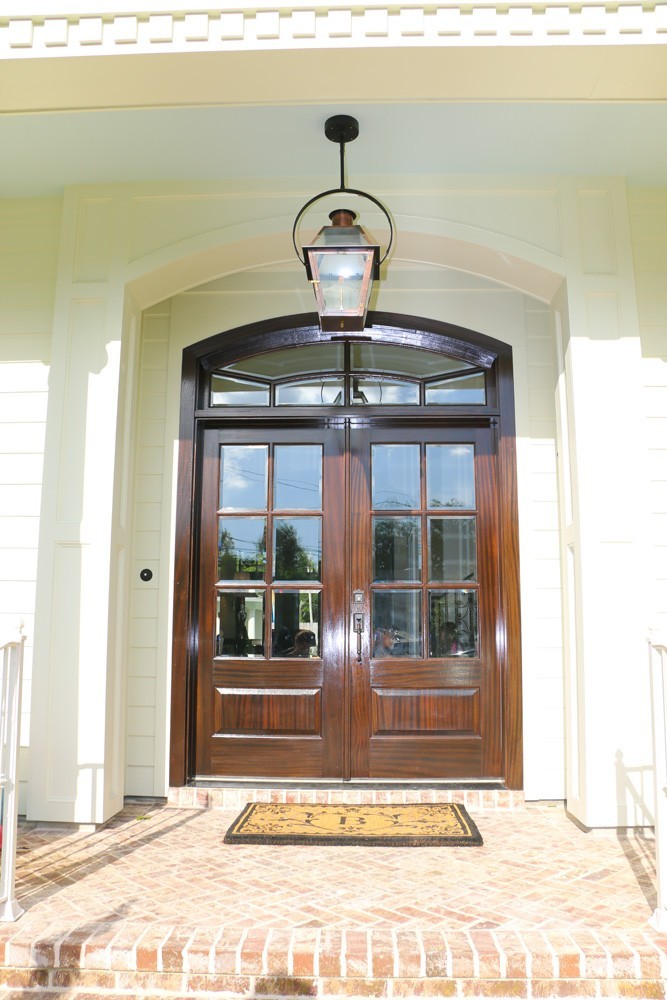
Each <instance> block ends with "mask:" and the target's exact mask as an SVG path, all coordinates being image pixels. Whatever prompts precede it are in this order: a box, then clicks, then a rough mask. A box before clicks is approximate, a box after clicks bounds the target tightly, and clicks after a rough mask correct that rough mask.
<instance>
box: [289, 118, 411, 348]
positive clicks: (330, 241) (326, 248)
mask: <svg viewBox="0 0 667 1000" xmlns="http://www.w3.org/2000/svg"><path fill="white" fill-rule="evenodd" d="M324 134H325V136H326V137H327V139H330V140H331V142H337V143H338V144H339V147H340V186H339V187H337V188H331V189H330V190H328V191H322V192H321V193H320V194H316V195H315V196H314V197H313V198H311V199H310V200H309V201H307V202H306V204H305V205H304V206H303V207H302V208H301V210H300V211H299V213H298V215H297V217H296V219H295V220H294V226H293V228H292V243H293V245H294V250H295V253H296V255H297V257H298V258H299V260H300V261H301V263H302V264H303V265H304V267H305V269H306V275H307V276H308V280H309V281H310V282H312V284H313V290H314V292H315V300H316V302H317V312H318V315H319V317H320V328H321V329H322V330H323V331H325V332H334V331H335V332H341V331H342V332H360V331H361V330H363V329H364V327H365V325H366V313H367V311H368V303H369V300H370V296H371V291H372V288H373V282H374V281H377V280H379V278H380V265H381V264H382V263H383V262H384V261H385V260H386V259H387V257H388V255H389V251H390V250H391V247H392V243H393V240H394V227H393V225H392V222H391V218H390V216H389V212H388V211H387V209H386V208H385V207H384V205H383V204H382V203H381V202H380V201H378V199H377V198H374V197H373V195H371V194H368V193H367V192H366V191H359V190H357V189H356V188H350V187H347V186H346V184H345V144H346V143H347V142H352V141H353V140H354V139H356V138H357V136H358V135H359V122H358V121H357V120H356V118H352V117H350V116H349V115H334V117H333V118H328V119H327V121H326V123H325V125H324ZM335 194H345V195H356V196H358V197H360V198H366V199H368V201H371V202H372V203H373V204H374V205H377V207H378V208H379V209H380V210H381V211H382V212H383V214H384V215H385V217H386V219H387V222H388V223H389V242H388V244H387V249H386V250H385V252H384V255H383V256H382V257H381V256H380V246H379V244H377V243H376V242H375V241H374V240H373V238H372V237H371V236H370V234H369V233H366V232H364V230H363V229H362V227H361V226H357V225H355V219H356V217H357V214H356V212H354V211H352V210H351V209H349V208H337V209H334V211H333V212H330V213H329V219H330V220H331V225H330V226H324V227H323V228H322V229H320V231H319V233H318V234H317V236H316V237H315V239H314V240H313V242H312V243H311V244H310V245H308V246H304V247H302V251H301V254H300V253H299V248H298V245H297V239H296V236H297V228H298V225H299V222H300V221H301V218H302V216H303V215H304V213H305V212H306V211H307V210H308V209H309V208H310V206H311V205H314V204H315V202H317V201H320V200H321V199H322V198H326V197H328V196H330V195H335ZM302 254H303V256H302Z"/></svg>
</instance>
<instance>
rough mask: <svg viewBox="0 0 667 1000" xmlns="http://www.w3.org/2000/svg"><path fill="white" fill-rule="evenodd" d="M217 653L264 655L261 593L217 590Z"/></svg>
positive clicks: (262, 600)
mask: <svg viewBox="0 0 667 1000" xmlns="http://www.w3.org/2000/svg"><path fill="white" fill-rule="evenodd" d="M217 605H218V606H217V614H216V635H215V655H216V656H244V657H245V656H264V594H262V593H258V592H257V591H254V590H221V591H218V600H217Z"/></svg>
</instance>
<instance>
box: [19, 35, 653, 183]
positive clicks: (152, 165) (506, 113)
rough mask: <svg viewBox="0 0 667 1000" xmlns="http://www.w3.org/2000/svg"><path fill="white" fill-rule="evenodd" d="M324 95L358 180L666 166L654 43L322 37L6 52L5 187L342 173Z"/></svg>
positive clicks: (306, 179) (635, 176) (332, 179)
mask: <svg viewBox="0 0 667 1000" xmlns="http://www.w3.org/2000/svg"><path fill="white" fill-rule="evenodd" d="M336 113H348V114H353V115H354V116H355V117H357V118H358V119H359V122H360V127H361V133H360V136H359V138H358V139H357V140H356V141H355V142H354V143H352V144H350V146H349V147H348V169H349V182H350V184H353V185H355V184H356V186H360V187H363V186H364V185H363V183H362V179H363V178H368V177H373V178H380V177H383V176H386V177H387V178H388V176H389V175H392V176H394V177H395V176H397V175H398V176H400V175H415V174H435V175H441V174H450V175H459V176H460V175H464V176H465V175H469V174H478V175H479V174H482V175H497V174H519V175H526V174H533V175H534V174H538V175H553V174H576V175H582V174H583V175H605V176H609V175H621V176H625V177H627V179H628V182H629V183H630V184H631V185H642V186H644V185H649V186H652V185H660V186H662V185H664V184H665V183H667V47H666V45H665V44H653V45H639V44H637V45H634V44H625V45H604V46H603V45H599V46H597V47H596V46H585V45H582V46H543V47H539V46H537V47H536V46H533V45H530V46H526V47H523V48H521V47H516V48H513V47H508V46H505V47H502V46H498V47H494V46H489V47H461V46H452V47H449V48H445V47H441V48H437V47H429V46H425V47H412V48H410V47H399V48H391V47H384V48H381V49H379V48H378V49H367V48H351V49H346V48H338V49H332V48H322V49H319V50H311V51H287V50H285V51H270V52H269V51H266V52H258V51H246V52H233V53H231V52H201V53H199V54H194V53H189V54H187V53H171V54H169V53H165V54H164V55H157V54H152V55H135V56H131V55H118V54H117V55H109V56H105V55H100V56H97V57H92V56H91V57H87V56H83V55H78V56H76V57H72V58H69V57H66V56H65V57H64V58H55V57H54V58H51V57H42V58H29V57H26V58H16V59H13V60H12V59H9V60H0V197H23V196H26V197H28V196H50V195H58V194H60V193H61V192H62V190H63V188H64V187H66V186H68V185H73V184H99V183H106V182H109V183H122V182H137V181H139V182H141V181H161V180H163V181H175V180H202V181H204V180H210V181H214V182H215V181H219V180H223V179H224V180H229V179H234V178H241V179H251V180H252V179H255V180H258V181H263V180H266V182H267V184H268V183H269V182H270V181H271V180H272V183H273V184H274V185H275V184H276V183H284V184H285V185H296V186H299V184H300V183H301V182H303V187H304V188H305V189H306V190H310V189H311V186H313V185H319V186H318V187H316V188H315V190H321V187H322V183H323V184H325V185H326V186H335V185H336V184H337V183H338V180H337V178H338V151H337V149H336V147H335V146H334V145H332V144H331V143H330V142H328V141H327V140H326V139H325V137H324V134H323V125H324V121H325V120H326V118H327V117H329V115H331V114H336ZM327 182H328V183H327ZM399 183H400V181H399ZM391 184H392V182H391V181H389V180H388V186H391Z"/></svg>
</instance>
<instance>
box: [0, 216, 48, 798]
mask: <svg viewBox="0 0 667 1000" xmlns="http://www.w3.org/2000/svg"><path fill="white" fill-rule="evenodd" d="M60 223H61V202H60V200H59V199H36V200H24V201H4V202H0V638H2V639H4V638H5V637H6V636H7V633H8V631H10V630H12V629H14V628H15V627H16V625H17V623H18V622H22V623H23V627H24V632H25V635H26V648H25V664H24V677H23V705H22V713H21V746H22V747H23V748H26V747H27V745H28V742H29V724H30V698H31V681H32V649H33V633H34V616H35V586H36V579H37V546H38V541H39V514H40V504H41V490H42V467H43V461H44V438H45V429H46V409H47V402H48V377H49V360H50V353H51V330H52V325H53V306H54V300H55V288H56V274H57V267H58V249H59V244H60ZM26 764H27V751H26V750H25V749H24V750H23V751H22V764H21V779H22V786H21V790H22V792H24V790H25V780H26V767H25V766H24V765H26ZM19 808H20V809H21V810H22V811H24V802H23V795H22V796H21V801H20V805H19Z"/></svg>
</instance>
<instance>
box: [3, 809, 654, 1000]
mask: <svg viewBox="0 0 667 1000" xmlns="http://www.w3.org/2000/svg"><path fill="white" fill-rule="evenodd" d="M297 794H300V795H301V797H302V799H306V798H308V797H309V796H315V795H317V796H320V797H324V796H326V794H327V793H325V792H313V791H311V792H308V793H306V792H301V793H295V792H285V791H274V792H273V793H270V792H268V791H262V792H259V793H258V794H257V795H255V797H259V798H263V797H265V798H269V797H270V796H271V795H273V797H274V798H276V797H278V798H279V799H283V798H284V797H285V796H291V795H297ZM333 794H334V795H335V796H337V797H339V796H340V793H333ZM347 794H348V795H349V796H351V797H352V799H353V800H357V801H358V800H359V799H360V798H362V795H363V796H365V797H370V796H371V795H372V794H375V796H376V798H379V799H380V800H385V799H386V798H387V797H398V798H401V797H402V796H403V795H405V794H407V795H408V796H410V797H412V798H419V797H424V798H426V799H427V800H428V799H429V798H430V799H431V800H433V797H434V794H435V793H433V792H430V793H429V792H423V793H421V792H417V791H413V792H407V793H405V792H399V791H393V792H386V791H385V792H376V793H371V792H363V793H362V792H359V791H356V792H355V791H354V790H351V791H349V792H348V793H347ZM247 795H248V793H246V792H243V791H237V790H224V791H223V790H218V791H216V792H215V793H211V794H209V793H208V792H205V791H201V790H185V793H184V794H181V795H180V798H179V795H178V794H175V795H174V803H172V804H170V805H164V804H156V803H147V802H143V803H136V802H135V803H128V805H127V807H126V809H125V810H124V811H123V812H122V813H121V814H119V815H118V816H117V817H115V818H114V819H113V820H111V821H110V822H109V823H108V824H106V826H104V827H103V828H101V829H99V830H97V831H95V832H79V831H77V832H74V831H72V830H67V829H62V828H53V827H43V826H40V827H29V826H22V827H21V831H20V848H19V858H18V879H17V887H18V895H19V899H20V901H21V904H22V905H23V906H24V907H25V909H26V913H25V915H24V916H23V917H22V918H21V919H20V920H19V921H18V922H17V923H15V924H11V925H7V924H5V925H0V958H2V963H3V964H2V969H0V982H1V983H2V984H3V985H0V1000H7V998H9V997H12V998H14V997H15V998H17V1000H18V998H19V997H22V998H28V997H35V998H37V997H39V998H41V1000H43V998H45V997H51V996H53V997H55V996H58V997H77V998H81V1000H83V998H86V1000H92V998H93V997H108V998H110V997H114V998H116V997H120V996H122V997H151V998H153V997H158V996H159V997H165V998H167V997H169V998H174V997H179V996H181V997H184V996H188V997H191V998H194V997H197V996H202V997H203V996H207V995H212V994H216V995H223V996H224V995H225V994H226V995H230V996H247V997H253V996H261V997H271V996H278V997H285V996H297V995H298V996H301V995H306V996H318V997H336V996H345V997H352V996H364V997H365V996H382V997H409V996H457V997H468V996H495V997H509V996H522V997H551V996H558V997H563V996H630V997H662V996H664V984H665V981H667V937H660V936H658V935H657V934H655V933H654V932H653V931H652V930H651V928H650V927H649V926H648V923H647V921H648V918H649V917H650V915H651V913H652V910H653V908H654V906H655V892H654V881H655V862H654V850H653V842H652V838H651V836H650V835H649V832H648V831H644V832H642V831H632V830H630V831H628V832H620V831H596V832H592V833H584V832H583V831H582V830H580V829H579V828H578V827H577V826H576V825H575V824H574V823H572V822H571V821H570V820H569V819H568V818H567V817H566V815H565V813H564V810H563V807H562V805H558V804H547V803H541V804H524V803H523V800H522V797H521V796H520V795H516V794H511V793H506V792H496V793H494V792H489V791H487V792H466V793H463V792H460V793H442V797H443V798H449V797H450V796H451V795H453V796H454V797H455V798H459V799H464V798H465V801H466V804H467V807H468V810H469V812H470V814H471V815H472V817H473V819H474V820H475V821H476V823H477V825H478V826H479V828H480V831H481V833H482V836H483V837H484V846H483V847H479V848H412V849H410V848H407V849H406V848H379V847H372V848H361V847H344V848H343V847H339V848H335V847H309V848H305V847H273V848H272V847H266V846H252V847H242V846H238V845H235V846H225V845H223V843H222V838H223V835H224V832H225V830H226V828H227V826H228V825H229V823H231V821H232V820H233V819H234V817H235V816H236V814H237V813H238V812H239V810H240V808H241V806H242V801H243V800H244V799H245V798H246V797H247ZM179 802H180V804H178V803H179Z"/></svg>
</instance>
